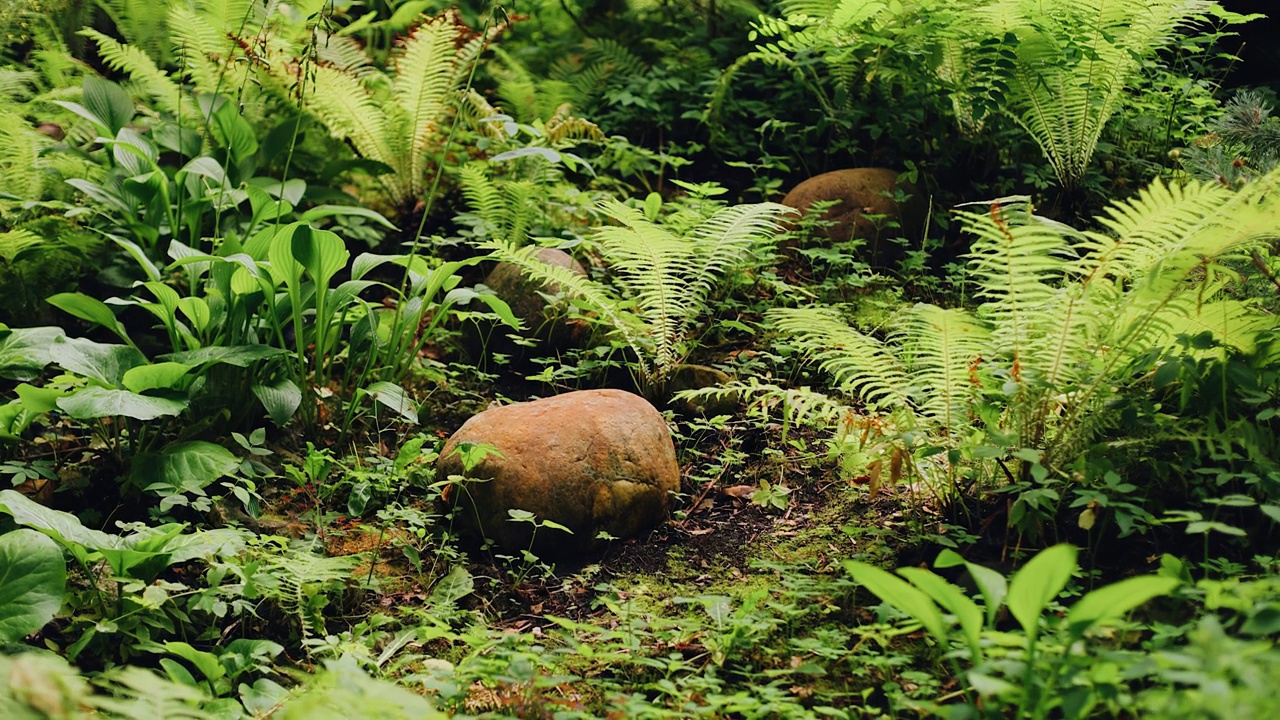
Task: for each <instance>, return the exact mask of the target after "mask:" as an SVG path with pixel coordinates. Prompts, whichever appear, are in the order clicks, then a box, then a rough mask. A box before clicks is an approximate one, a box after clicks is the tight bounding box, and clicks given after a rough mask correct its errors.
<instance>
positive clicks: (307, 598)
mask: <svg viewBox="0 0 1280 720" xmlns="http://www.w3.org/2000/svg"><path fill="white" fill-rule="evenodd" d="M359 562H360V558H359V556H358V555H345V556H337V557H326V556H324V555H319V554H317V553H316V552H315V551H314V550H313V549H312V548H311V547H307V546H298V547H293V548H290V549H289V550H287V551H286V552H284V553H282V554H279V555H272V556H270V557H269V558H267V560H266V561H265V562H264V563H263V574H264V575H266V576H267V577H269V578H270V580H271V581H272V585H273V587H271V588H269V589H267V592H266V593H264V594H266V595H267V596H269V597H270V598H271V599H273V600H275V601H276V602H277V603H278V604H279V605H280V609H281V610H284V611H285V612H287V613H289V614H290V615H293V616H294V617H295V618H296V619H297V621H298V627H299V629H300V630H301V632H302V638H303V640H304V641H305V640H307V639H309V638H311V637H312V636H314V635H315V634H316V633H317V632H321V633H323V632H324V629H325V628H324V614H323V612H321V611H322V610H323V608H324V605H325V603H326V601H327V598H326V597H325V596H326V595H327V594H328V593H330V592H333V591H334V590H336V589H338V588H340V587H342V586H343V585H345V584H347V583H349V582H351V581H352V580H353V578H352V575H351V573H352V571H353V570H355V568H356V566H357V565H358V564H359Z"/></svg>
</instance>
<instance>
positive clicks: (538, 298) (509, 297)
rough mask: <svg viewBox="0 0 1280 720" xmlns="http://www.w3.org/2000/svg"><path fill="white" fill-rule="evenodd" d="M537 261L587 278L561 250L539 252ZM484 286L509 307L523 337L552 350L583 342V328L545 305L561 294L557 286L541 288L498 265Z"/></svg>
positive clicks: (508, 266)
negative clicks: (524, 335)
mask: <svg viewBox="0 0 1280 720" xmlns="http://www.w3.org/2000/svg"><path fill="white" fill-rule="evenodd" d="M537 258H538V259H539V260H541V261H542V262H544V263H547V264H548V265H554V266H556V267H562V268H569V269H570V270H572V271H573V272H574V274H577V275H581V276H583V277H586V275H587V270H586V268H584V267H582V264H581V263H579V262H578V261H577V260H574V259H573V256H571V255H570V254H569V253H567V252H565V251H563V250H556V249H555V248H542V249H541V250H539V251H538V253H537ZM484 284H485V285H488V286H489V287H490V288H491V289H492V290H493V291H494V292H495V293H497V294H498V297H500V298H502V299H503V300H505V301H506V302H507V304H508V305H510V306H511V311H512V312H513V313H515V316H516V317H518V318H520V322H521V323H522V324H523V325H524V331H523V332H524V333H525V334H526V335H528V336H530V337H535V338H538V339H540V340H543V341H546V342H549V343H550V344H551V346H552V348H553V349H554V348H555V347H558V346H563V345H564V344H566V343H574V342H576V341H578V340H580V339H583V338H585V334H586V332H585V331H586V328H585V327H583V326H582V325H581V324H578V323H570V322H566V321H565V320H564V317H563V315H564V313H563V311H562V310H559V309H557V307H556V306H554V305H552V304H551V303H549V302H547V299H546V297H544V295H558V294H560V288H559V286H557V285H555V284H554V283H552V284H550V285H547V284H543V283H541V282H539V281H537V280H534V279H533V278H530V277H528V276H527V275H525V274H524V273H523V272H521V271H520V268H519V267H517V266H515V265H512V264H510V263H498V265H497V266H496V267H495V268H494V269H493V271H492V272H490V273H489V276H488V277H487V278H485V281H484Z"/></svg>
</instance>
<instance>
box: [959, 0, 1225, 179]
mask: <svg viewBox="0 0 1280 720" xmlns="http://www.w3.org/2000/svg"><path fill="white" fill-rule="evenodd" d="M1216 5H1217V3H1214V2H1209V1H1208V0H1065V1H1063V2H1055V3H1052V4H1046V3H1044V2H1041V0H995V1H994V2H984V3H979V4H978V5H976V6H975V7H974V8H973V11H974V12H973V13H972V16H971V19H970V20H969V21H968V24H967V26H966V29H967V32H968V39H969V41H970V47H971V48H972V52H973V53H974V54H975V55H976V54H978V53H980V52H982V50H980V49H979V48H984V47H991V46H990V45H984V41H989V40H993V39H994V40H1000V39H1013V44H1012V47H1011V48H1010V47H1009V46H1008V45H1005V46H1004V47H1003V48H1001V50H1004V51H1005V52H1004V53H1003V54H1004V57H1006V58H1008V59H1010V60H1011V62H1007V63H1001V64H994V65H992V66H991V67H992V68H993V69H997V70H998V69H1004V72H1003V79H1004V80H1005V81H1007V86H1008V91H1007V93H1006V95H1005V102H1006V103H1007V105H1006V109H1007V111H1008V113H1009V114H1010V116H1011V117H1012V118H1013V119H1014V121H1015V122H1017V123H1018V124H1019V125H1020V126H1022V128H1023V129H1025V130H1026V132H1027V133H1028V134H1030V135H1031V137H1032V138H1034V139H1035V141H1036V143H1037V144H1038V145H1039V146H1040V149H1041V150H1042V151H1043V152H1044V155H1045V157H1046V159H1047V160H1048V161H1049V164H1050V165H1051V166H1052V167H1053V170H1054V172H1055V173H1056V174H1057V176H1058V180H1059V182H1061V183H1062V184H1063V185H1064V186H1067V187H1073V186H1075V185H1077V184H1079V182H1080V181H1081V180H1082V179H1083V178H1084V175H1085V171H1086V170H1087V169H1088V166H1089V161H1090V159H1091V158H1092V157H1093V153H1094V150H1095V149H1096V148H1097V146H1098V138H1099V137H1100V136H1101V134H1102V129H1103V127H1104V126H1105V125H1106V124H1107V121H1108V120H1110V119H1111V116H1112V115H1113V114H1114V113H1115V111H1116V109H1117V108H1118V107H1119V105H1120V103H1121V102H1122V101H1123V99H1124V98H1125V97H1126V96H1125V90H1126V89H1127V88H1129V87H1130V86H1131V85H1132V82H1133V79H1134V77H1135V76H1136V75H1137V74H1138V73H1139V72H1141V70H1142V64H1143V62H1144V60H1146V59H1147V58H1149V57H1150V56H1151V55H1152V54H1154V53H1155V52H1156V51H1157V50H1159V49H1161V48H1163V47H1165V46H1166V45H1168V44H1169V43H1170V42H1171V41H1172V40H1173V39H1174V38H1175V37H1176V36H1177V34H1178V33H1179V32H1180V31H1182V30H1184V29H1185V28H1186V27H1187V26H1189V25H1190V24H1192V23H1193V22H1194V21H1196V20H1198V19H1200V18H1202V17H1203V16H1204V14H1205V13H1207V12H1208V11H1209V10H1210V9H1212V8H1214V7H1215V6H1216Z"/></svg>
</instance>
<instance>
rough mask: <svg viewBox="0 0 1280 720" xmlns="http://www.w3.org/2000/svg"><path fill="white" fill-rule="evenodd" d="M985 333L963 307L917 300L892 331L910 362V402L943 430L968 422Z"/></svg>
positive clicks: (960, 427)
mask: <svg viewBox="0 0 1280 720" xmlns="http://www.w3.org/2000/svg"><path fill="white" fill-rule="evenodd" d="M990 334H991V331H990V328H988V327H987V326H986V325H985V324H984V323H982V322H980V321H979V320H978V319H977V318H976V317H974V316H973V315H972V314H971V313H969V312H967V311H965V310H961V309H952V310H944V309H942V308H939V307H937V306H934V305H925V304H919V305H916V306H915V307H913V308H912V309H911V311H910V312H909V313H907V316H906V320H905V322H904V323H903V327H902V329H901V330H900V331H899V332H897V333H895V334H894V336H892V337H891V339H892V340H894V341H896V342H897V344H899V345H900V346H901V348H902V359H903V361H904V362H905V363H906V364H907V365H908V367H909V368H910V377H911V392H910V394H911V396H912V397H914V398H916V401H915V405H916V406H917V407H918V408H919V410H920V412H921V413H922V414H924V415H926V416H928V417H930V418H932V419H933V421H934V422H936V423H937V424H938V425H939V426H940V427H942V428H943V430H944V432H946V433H947V434H948V435H950V434H952V433H955V432H962V431H963V429H964V428H965V427H966V426H968V425H970V424H971V420H970V417H971V415H972V410H973V402H974V399H975V396H976V393H975V389H976V388H975V385H976V383H975V382H974V380H973V377H972V375H973V374H974V373H975V372H976V371H975V370H974V368H975V367H976V366H977V363H979V362H981V361H982V360H983V356H984V354H986V353H987V351H988V341H989V339H990Z"/></svg>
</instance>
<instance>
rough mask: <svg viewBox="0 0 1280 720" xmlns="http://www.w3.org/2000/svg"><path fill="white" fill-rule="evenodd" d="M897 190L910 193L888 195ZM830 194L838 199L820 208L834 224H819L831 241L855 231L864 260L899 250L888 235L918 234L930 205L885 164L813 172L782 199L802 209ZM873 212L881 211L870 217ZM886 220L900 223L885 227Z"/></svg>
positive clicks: (879, 260) (879, 259) (885, 258)
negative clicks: (899, 198) (901, 197)
mask: <svg viewBox="0 0 1280 720" xmlns="http://www.w3.org/2000/svg"><path fill="white" fill-rule="evenodd" d="M897 190H901V191H902V192H904V193H907V194H908V195H910V196H911V197H910V199H909V200H908V201H907V202H905V203H902V204H901V205H899V203H897V202H895V201H894V200H893V199H892V196H893V195H894V194H895V192H896V191H897ZM831 200H834V201H836V204H835V205H832V206H831V207H830V208H829V209H827V210H826V212H824V213H823V214H822V219H823V220H827V221H830V222H833V223H835V224H834V225H832V226H831V227H828V228H824V229H822V230H821V232H822V234H823V235H825V236H826V237H828V238H830V239H832V240H835V241H844V240H848V239H849V238H853V237H857V238H862V239H864V240H866V241H867V260H868V262H870V263H871V264H872V265H878V264H885V263H888V262H891V261H892V260H894V259H896V258H897V257H898V256H899V255H900V254H901V250H900V248H899V246H898V245H897V244H895V243H890V242H887V241H888V239H889V238H891V237H898V236H903V237H907V238H910V239H915V238H917V237H918V236H919V234H920V233H921V231H922V230H923V228H924V220H925V217H924V216H925V213H926V212H927V211H928V209H927V207H925V206H924V203H923V202H922V200H921V198H919V197H918V193H917V192H916V190H915V188H914V187H912V186H911V185H909V184H905V183H899V182H898V172H897V171H896V170H890V169H887V168H854V169H849V170H833V171H831V172H827V173H823V174H821V175H815V176H813V177H811V178H809V179H808V180H805V181H804V182H802V183H800V184H799V185H797V186H795V188H794V189H793V190H792V191H791V192H789V193H787V196H786V197H784V198H783V199H782V204H783V205H789V206H790V207H793V208H795V209H797V210H799V211H800V212H801V213H806V212H807V211H808V210H809V206H810V205H812V204H814V203H816V202H819V201H831ZM871 215H875V216H884V217H883V218H871V217H868V216H871ZM890 220H897V221H898V223H899V224H900V225H901V229H896V228H895V229H891V230H885V229H884V227H885V225H886V224H887V223H888V222H889V221H890ZM882 240H883V241H884V242H881V241H882Z"/></svg>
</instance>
